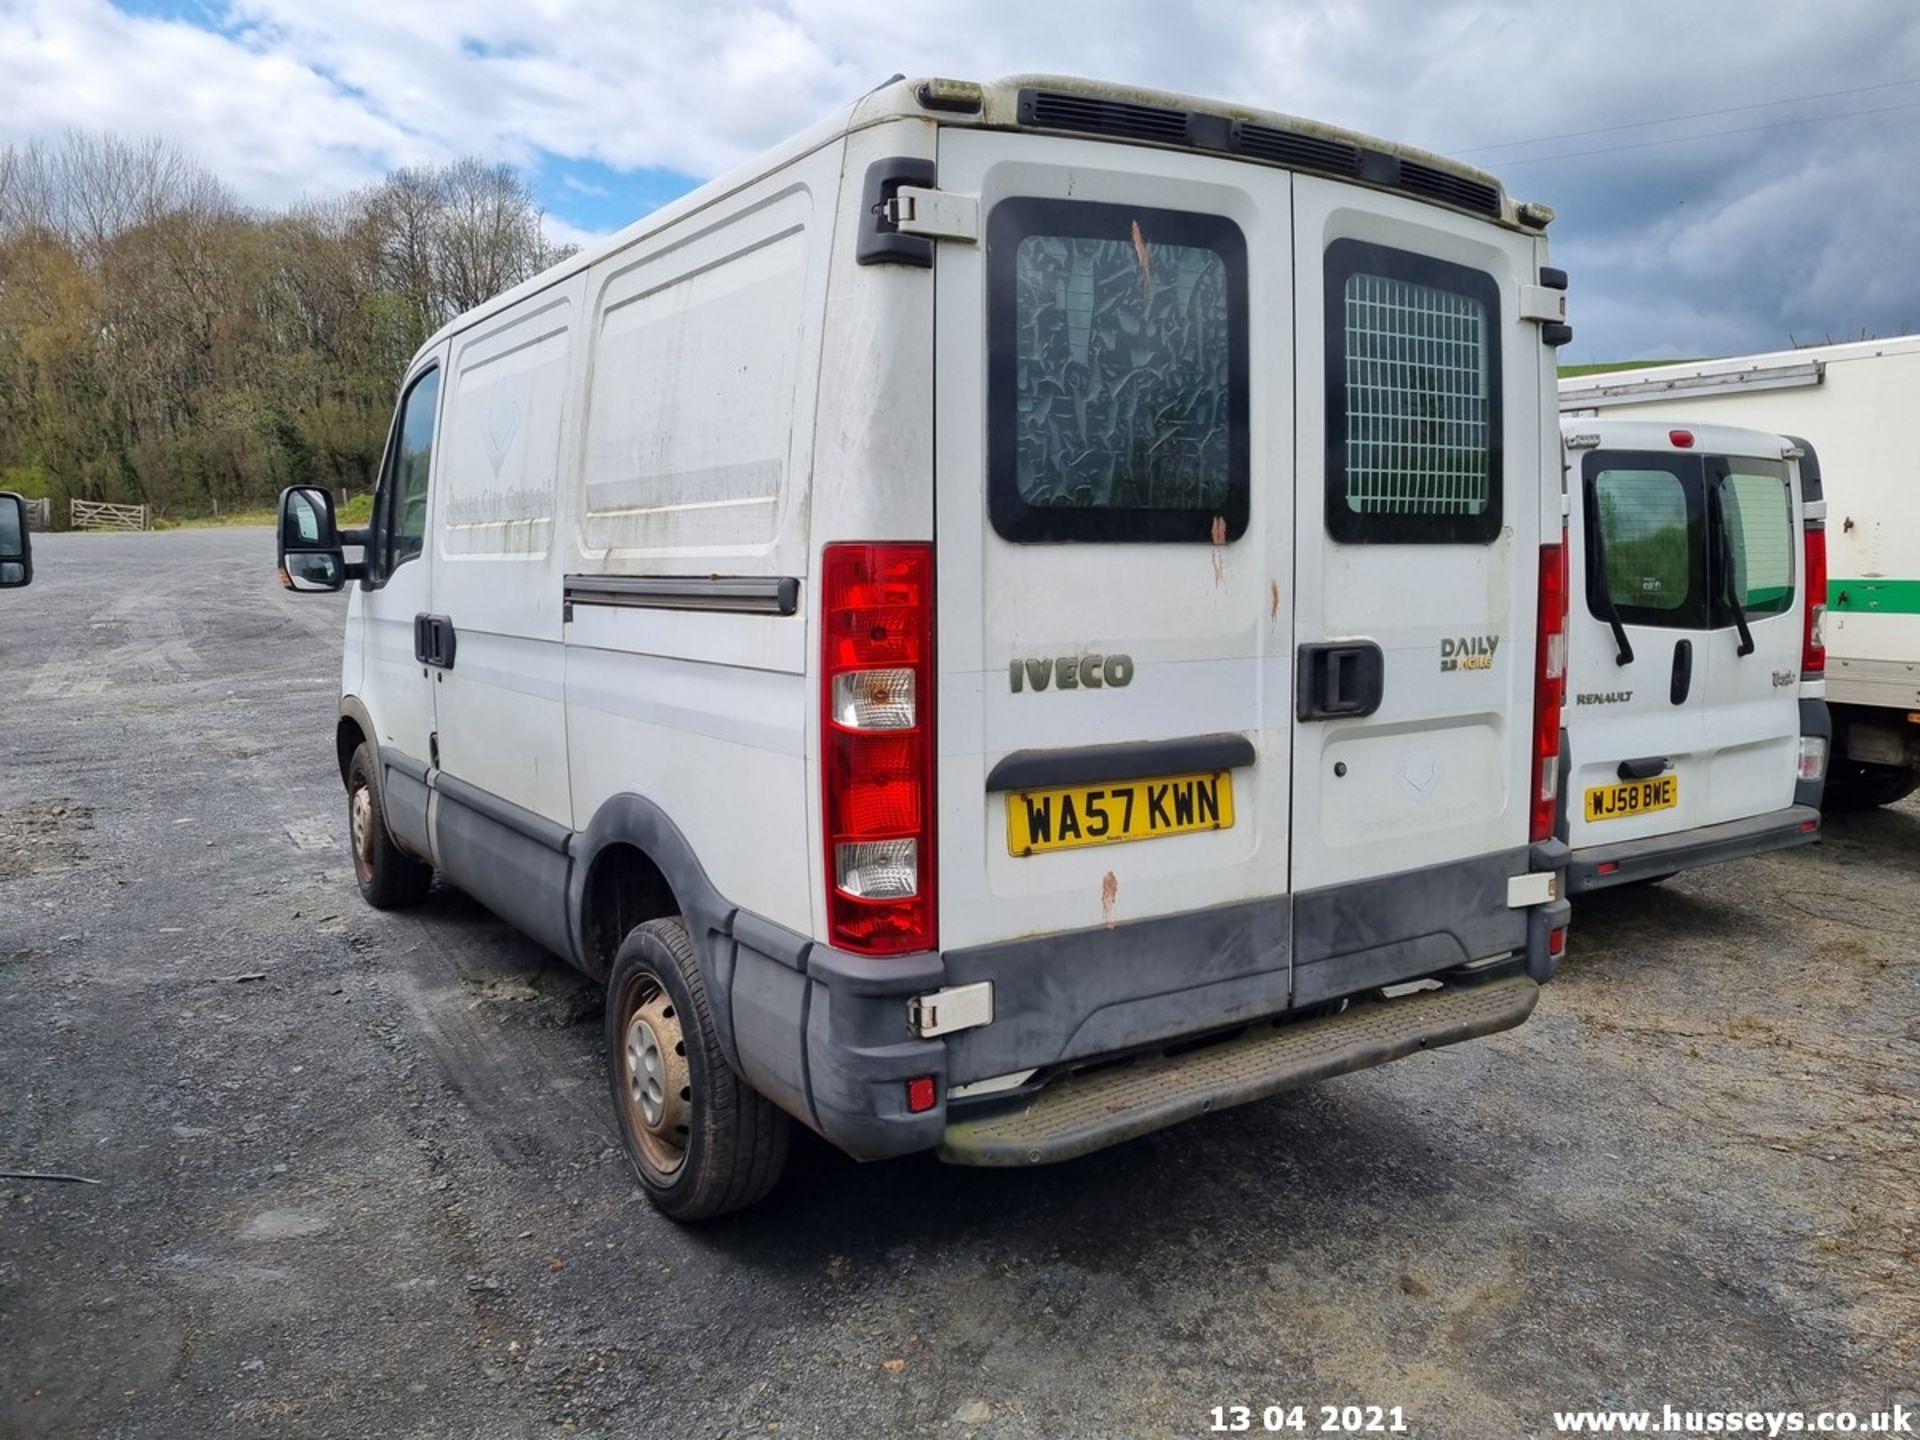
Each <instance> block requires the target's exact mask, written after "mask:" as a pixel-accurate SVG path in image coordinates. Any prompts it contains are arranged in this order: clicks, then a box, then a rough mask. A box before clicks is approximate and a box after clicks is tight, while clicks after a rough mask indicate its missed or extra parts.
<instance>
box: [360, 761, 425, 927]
mask: <svg viewBox="0 0 1920 1440" xmlns="http://www.w3.org/2000/svg"><path fill="white" fill-rule="evenodd" d="M347 837H348V840H349V842H350V843H351V845H352V847H353V878H354V880H355V881H356V882H357V883H358V884H359V886H360V896H361V898H362V899H364V900H365V901H366V902H367V903H368V904H369V905H371V906H373V908H374V909H376V910H399V909H401V908H403V907H405V906H408V905H411V904H413V903H414V902H415V901H417V900H420V899H422V898H423V897H424V896H425V895H426V893H427V891H428V889H429V888H430V887H431V886H432V885H433V867H432V866H431V865H428V864H425V863H424V862H422V861H419V860H416V859H414V858H413V857H412V856H411V855H408V854H407V853H405V852H404V851H403V850H401V849H400V847H399V846H398V845H396V844H394V841H393V836H392V835H391V834H389V833H388V831H387V822H386V819H385V817H384V814H383V812H382V810H381V807H380V789H379V786H378V784H377V783H376V782H375V780H374V759H373V746H371V745H368V744H365V743H364V742H363V743H362V744H361V745H360V746H359V748H358V749H356V750H355V751H354V752H353V759H352V760H351V761H349V762H348V764H347Z"/></svg>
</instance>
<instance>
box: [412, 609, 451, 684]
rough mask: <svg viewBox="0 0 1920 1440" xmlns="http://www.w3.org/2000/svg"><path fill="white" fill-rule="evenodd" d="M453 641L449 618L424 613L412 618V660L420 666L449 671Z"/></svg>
mask: <svg viewBox="0 0 1920 1440" xmlns="http://www.w3.org/2000/svg"><path fill="white" fill-rule="evenodd" d="M454 641H455V635H454V629H453V620H452V618H451V617H449V616H446V615H428V614H426V613H425V612H424V611H423V612H422V613H420V614H418V615H416V616H414V617H413V658H414V659H416V660H418V661H419V662H420V663H421V664H422V665H431V666H433V667H434V668H435V669H436V670H451V669H452V668H453V651H454Z"/></svg>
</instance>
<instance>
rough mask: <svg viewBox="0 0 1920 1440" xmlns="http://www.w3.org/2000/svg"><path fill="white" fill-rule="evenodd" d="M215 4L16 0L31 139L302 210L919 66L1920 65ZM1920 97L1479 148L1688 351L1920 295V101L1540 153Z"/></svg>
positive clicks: (921, 22)
mask: <svg viewBox="0 0 1920 1440" xmlns="http://www.w3.org/2000/svg"><path fill="white" fill-rule="evenodd" d="M216 13H217V14H218V16H219V19H220V21H221V24H222V29H221V30H220V31H214V30H211V29H206V28H201V27H200V26H198V25H195V24H193V23H189V22H188V21H184V20H170V19H157V18H151V17H138V16H133V15H130V14H127V13H125V12H122V11H120V10H118V9H115V8H114V7H113V6H111V5H110V4H108V3H107V0H0V97H4V98H3V99H0V141H6V140H18V139H23V138H27V137H30V136H32V135H36V134H43V133H46V132H48V131H51V130H56V129H59V128H62V127H66V126H80V127H87V128H101V129H110V130H117V131H122V132H128V133H160V134H163V135H166V136H168V137H169V138H172V139H175V140H178V141H180V142H181V143H182V144H184V145H186V146H187V147H188V148H190V149H191V150H192V151H194V152H195V153H196V154H198V155H199V156H200V157H201V158H202V159H203V160H205V161H206V162H207V163H208V164H209V166H210V167H211V168H213V169H214V170H215V171H216V172H217V173H219V174H220V175H221V176H222V177H223V178H224V179H226V180H227V182H228V183H229V184H230V185H231V186H232V187H233V188H234V190H235V191H236V192H237V193H238V194H240V195H241V196H242V197H243V198H244V199H247V200H250V201H253V202H256V203H261V204H280V203H284V202H286V201H289V200H292V199H297V198H299V197H301V196H303V195H317V194H324V193H328V192H332V191H336V190H339V189H343V188H346V187H348V186H351V185H354V184H358V183H364V182H365V181H367V180H369V179H372V178H374V177H376V176H377V175H378V174H379V173H381V172H382V171H384V170H385V169H387V168H389V167H391V166H393V165H397V164H409V163H417V162H420V161H427V160H444V159H449V158H452V157H454V156H456V155H461V154H479V155H482V156H484V157H486V158H489V159H496V160H506V161H509V162H512V163H517V164H538V163H540V162H541V160H542V158H543V156H545V155H557V156H561V157H565V158H571V159H583V160H592V161H598V162H601V163H604V164H606V165H609V166H612V167H615V168H617V169H628V168H638V167H664V168H668V169H672V170H676V171H681V172H685V173H689V174H693V175H696V176H698V175H707V174H713V173H717V172H719V171H721V170H723V169H726V168H728V167H729V166H731V165H733V164H736V163H738V162H739V161H740V160H741V159H743V158H745V157H746V156H748V155H750V154H751V153H753V152H754V151H756V150H758V149H761V148H763V147H765V146H766V145H769V144H771V143H773V142H775V141H777V140H778V139H780V138H781V137H783V136H784V135H787V134H790V133H792V132H793V131H795V130H797V129H800V128H802V127H803V126H805V125H807V124H809V123H811V122H812V121H814V120H816V119H818V118H819V117H820V116H821V115H823V114H826V113H828V112H829V111H831V110H833V109H834V108H836V107H837V106H840V105H842V104H845V103H846V102H847V101H848V100H849V99H851V98H852V97H853V96H855V95H857V94H859V93H861V92H862V91H864V90H866V89H868V88H870V87H871V86H873V85H874V84H877V83H878V82H880V81H881V80H883V79H885V78H886V77H887V76H888V75H889V74H891V73H893V72H895V71H896V70H898V71H905V72H907V73H934V74H947V75H959V76H973V77H984V76H994V75H999V74H1006V73H1011V72H1019V71H1031V70H1062V71H1066V72H1069V73H1077V74H1091V75H1099V76H1104V77H1108V78H1112V79H1116V80H1122V81H1130V82H1135V83H1141V84H1147V85H1156V86H1161V87H1165V88H1169V89H1176V90H1186V91H1191V92H1195V93H1200V94H1211V95H1217V96H1220V97H1222V98H1225V99H1232V100H1239V101H1246V102H1251V103H1257V104H1263V105H1268V106H1271V107H1273V108H1275V109H1280V110H1288V111H1293V112H1295V113H1300V114H1305V115H1311V116H1313V117H1315V118H1319V119H1324V120H1329V121H1332V122H1335V123H1340V124H1347V125H1351V126H1354V127H1356V128H1360V129H1366V130H1371V131H1374V132H1375V133H1380V134H1386V135H1390V136H1393V137H1394V138H1397V139H1403V140H1409V141H1412V142H1415V143H1420V144H1428V145H1438V146H1455V147H1462V146H1473V145H1484V144H1489V143H1491V142H1496V141H1503V140H1512V139H1524V138H1527V137H1532V136H1549V135H1554V134H1557V133H1559V132H1562V131H1579V130H1587V129H1592V128H1594V127H1599V126H1609V125H1626V124H1627V123H1628V122H1632V121H1638V120H1646V119H1658V118H1660V117H1665V116H1672V115H1678V114H1686V113H1690V112H1694V111H1701V110H1709V109H1714V108H1719V107H1726V106H1734V105H1740V104H1743V103H1750V102H1758V101H1769V100H1777V99H1780V98H1782V97H1787V96H1793V95H1804V94H1808V93H1811V92H1815V91H1822V90H1835V89H1842V88H1845V87H1848V86H1851V85H1863V84H1869V83H1873V82H1875V81H1880V80H1887V79H1897V78H1899V77H1901V76H1911V75H1920V12H1917V11H1915V10H1914V9H1913V7H1912V6H1911V5H1910V4H1908V3H1906V0H1856V3H1852V4H1849V5H1848V6H1846V7H1844V9H1835V8H1833V7H1814V6H1769V7H1765V8H1764V9H1757V8H1756V7H1754V6H1752V5H1751V4H1750V3H1748V0H1699V3H1692V4H1686V5H1668V6H1665V7H1663V8H1661V9H1658V10H1649V9H1646V8H1644V7H1628V6H1612V5H1580V6H1574V5H1567V4H1563V3H1559V0H1373V3H1369V4H1359V3H1339V0H1314V3H1306V0H1302V3H1295V4H1290V5H1285V6H1281V5H1274V4H1271V3H1267V0H1211V3H1207V4H1204V5H1203V4H1200V3H1198V0H1174V3H1156V0H1053V3H1050V4H1036V3H1034V0H972V3H969V0H901V3H896V4H893V5H883V6H875V5H873V4H871V3H870V0H705V3H700V0H685V3H669V0H637V3H635V0H463V3H462V4H461V5H459V6H457V7H455V6H449V5H446V4H444V3H437V0H327V3H315V0H227V8H226V9H225V10H224V11H217V12H216ZM1902 100H1916V101H1920V85H1916V86H1915V88H1914V89H1913V90H1911V91H1902V90H1894V91H1884V92H1879V93H1877V94H1876V95H1875V96H1872V97H1867V98H1864V99H1862V100H1859V101H1851V102H1850V101H1848V100H1845V99H1839V100H1833V101H1828V102H1822V103H1818V104H1810V105H1802V106H1797V107H1796V106H1787V107H1776V108H1770V109H1768V110H1766V111H1757V112H1748V113H1745V114H1744V115H1743V114H1734V115H1730V116H1727V117H1725V118H1721V119H1718V120H1709V121H1704V122H1694V123H1693V124H1692V125H1691V126H1686V125H1682V126H1667V127H1659V128H1649V129H1639V130H1620V131H1614V132H1610V133H1605V134H1600V135H1593V136H1587V137H1584V138H1580V139H1576V140H1573V141H1559V142H1548V143H1547V144H1545V145H1537V146H1531V147H1509V148H1505V149H1499V150H1492V151H1488V152H1485V153H1484V154H1476V155H1473V156H1470V157H1469V158H1474V159H1479V160H1482V161H1483V163H1489V162H1490V164H1491V168H1493V169H1495V170H1496V171H1501V170H1503V169H1505V172H1506V174H1507V176H1508V178H1509V180H1510V182H1511V184H1512V187H1513V189H1514V190H1515V191H1516V192H1517V193H1519V194H1521V195H1523V196H1527V197H1529V198H1533V197H1537V198H1540V199H1544V200H1547V201H1549V202H1550V203H1553V204H1554V205H1555V206H1556V208H1558V209H1559V211H1560V213H1561V216H1562V219H1561V221H1560V223H1559V224H1558V225H1557V226H1556V228H1555V231H1554V241H1555V245H1556V250H1557V253H1558V254H1559V255H1560V256H1561V257H1562V258H1563V259H1565V260H1567V262H1568V263H1569V264H1570V266H1572V267H1573V268H1575V294H1574V304H1575V311H1576V313H1575V320H1576V329H1577V330H1578V331H1579V333H1580V336H1581V339H1580V344H1579V352H1578V353H1580V354H1599V355H1607V354H1617V353H1622V352H1632V351H1636V350H1639V349H1643V348H1647V347H1650V346H1653V345H1655V344H1659V343H1665V342H1664V341H1663V340H1662V339H1661V338H1660V337H1661V336H1664V335H1666V334H1667V333H1669V332H1671V331H1674V330H1676V329H1679V330H1681V331H1683V332H1684V333H1681V334H1679V336H1678V338H1676V339H1675V340H1674V341H1673V342H1672V343H1673V344H1674V345H1675V346H1676V347H1677V348H1679V349H1681V350H1684V351H1697V350H1700V349H1703V348H1707V347H1708V346H1713V347H1718V346H1720V345H1722V344H1727V345H1733V346H1740V345H1745V344H1774V343H1779V342H1780V341H1782V340H1784V339H1785V334H1784V333H1783V331H1784V329H1785V328H1786V327H1789V326H1792V325H1800V326H1803V327H1805V328H1808V329H1814V330H1825V329H1833V330H1835V331H1836V332H1848V331H1852V330H1855V329H1857V328H1859V327H1861V326H1862V325H1878V326H1882V327H1884V326H1887V325H1892V324H1898V323H1901V321H1902V319H1903V318H1904V319H1913V318H1915V317H1920V303H1916V301H1917V300H1920V277H1914V276H1912V275H1911V273H1910V267H1909V266H1908V265H1907V263H1906V261H1905V258H1904V257H1905V256H1906V254H1907V253H1908V252H1909V251H1910V250H1911V248H1912V235H1913V228H1912V227H1913V225H1914V224H1915V223H1916V221H1920V214H1917V213H1916V206H1915V202H1914V201H1913V200H1911V199H1910V198H1908V196H1907V194H1906V191H1905V188H1904V186H1903V185H1901V184H1895V183H1891V181H1892V177H1896V176H1904V175H1907V174H1910V173H1911V172H1912V168H1913V167H1912V162H1911V157H1912V154H1913V152H1914V140H1915V137H1916V135H1920V110H1913V111H1906V112H1894V113H1888V114H1886V115H1884V116H1877V117H1870V118H1865V119H1861V120H1855V121H1838V122H1833V123H1831V124H1828V125H1812V126H1808V127H1805V128H1803V129H1783V130H1776V131H1771V132H1768V133H1766V134H1765V135H1760V136H1748V137H1732V138H1729V139H1722V140H1713V141H1702V142H1699V143H1698V144H1692V143H1690V144H1685V145H1674V146H1669V147H1660V148H1651V149H1644V150H1639V151H1633V152H1622V153H1620V154H1617V155H1608V156H1599V157H1584V158H1578V159H1571V160H1565V161H1555V162H1554V163H1550V164H1548V163H1540V164H1526V163H1522V162H1524V161H1526V160H1528V159H1529V158H1531V157H1536V156H1542V155H1557V154H1561V153H1564V152H1566V151H1569V150H1578V149H1598V148H1602V147H1605V146H1608V145H1612V144H1627V143H1631V142H1633V141H1635V140H1641V139H1648V138H1655V137H1663V136H1671V135H1675V134H1680V133H1695V132H1698V131H1699V130H1701V129H1705V128H1737V127H1738V126H1740V125H1741V124H1743V123H1760V122H1763V121H1767V120H1773V119H1779V118H1791V117H1794V116H1799V115H1807V114H1821V113H1833V112H1837V111H1843V110H1846V109H1848V108H1852V107H1855V106H1858V107H1862V108H1864V107H1865V106H1867V105H1873V104H1892V103H1897V102H1899V101H1902ZM562 183H563V185H564V184H565V183H566V182H565V181H564V179H563V181H562ZM593 188H594V187H592V186H591V185H590V184H589V183H588V182H585V181H582V182H579V183H578V184H577V185H575V186H574V189H575V190H577V191H578V192H579V193H581V194H583V195H585V194H590V193H591V191H592V189H593ZM549 231H550V233H553V234H555V235H559V234H561V233H562V232H563V231H565V232H567V233H568V234H569V235H570V236H571V235H573V233H574V227H570V226H568V225H567V224H566V222H565V221H564V220H556V221H553V222H550V225H549ZM579 234H580V235H581V236H584V235H585V232H579ZM1581 265H1587V266H1590V267H1591V269H1590V272H1588V273H1583V272H1582V271H1581V270H1580V268H1579V266H1581ZM1730 267H1731V269H1730ZM1602 287H1604V290H1603V288H1602ZM1690 337H1692V338H1690Z"/></svg>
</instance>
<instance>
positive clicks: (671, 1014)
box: [607, 918, 793, 1221]
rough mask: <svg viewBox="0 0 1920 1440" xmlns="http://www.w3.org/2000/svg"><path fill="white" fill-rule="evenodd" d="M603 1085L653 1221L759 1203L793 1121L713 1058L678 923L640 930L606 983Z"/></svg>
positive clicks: (706, 1010) (713, 1039)
mask: <svg viewBox="0 0 1920 1440" xmlns="http://www.w3.org/2000/svg"><path fill="white" fill-rule="evenodd" d="M607 1051H608V1059H609V1064H608V1078H609V1079H610V1080H611V1081H612V1084H613V1108H614V1113H615V1114H616V1115H618V1116H619V1118H620V1133H621V1137H622V1138H623V1139H624V1140H625V1141H626V1145H627V1158H628V1159H630V1160H631V1161H632V1162H633V1169H634V1173H635V1174H636V1175H638V1176H639V1177H640V1184H641V1187H642V1188H643V1189H644V1190H645V1191H646V1192H647V1198H648V1199H649V1200H651V1201H652V1202H653V1203H654V1205H655V1206H656V1207H658V1208H659V1210H660V1211H661V1213H663V1214H665V1215H666V1216H667V1217H668V1218H670V1219H673V1220H680V1221H693V1220H708V1219H711V1218H713V1217H714V1216H716V1215H725V1214H727V1213H728V1212H729V1211H733V1210H743V1209H745V1208H746V1207H747V1206H749V1205H751V1204H753V1203H754V1202H755V1201H757V1200H760V1199H763V1198H764V1197H765V1196H766V1194H767V1192H768V1191H770V1190H772V1189H773V1187H774V1185H775V1184H776V1183H778V1181H779V1179H780V1173H781V1171H782V1170H784V1169H785V1168H786V1163H787V1148H788V1145H789V1143H790V1141H791V1139H792V1126H793V1122H792V1121H791V1120H790V1119H789V1118H788V1117H787V1115H786V1112H785V1111H783V1110H780V1109H779V1108H777V1107H776V1106H775V1105H774V1104H773V1103H772V1102H771V1101H769V1100H767V1099H766V1097H765V1096H763V1095H761V1094H759V1093H758V1092H757V1091H755V1090H754V1089H752V1087H750V1086H749V1085H747V1084H746V1082H745V1081H743V1080H741V1078H740V1077H739V1076H738V1075H736V1074H735V1073H734V1071H733V1067H732V1066H731V1065H729V1064H728V1063H727V1057H726V1056H725V1055H724V1054H722V1053H721V1050H720V1041H719V1037H718V1035H717V1034H716V1033H715V1031H714V1025H713V1013H712V1009H711V1007H710V1006H709V1004H708V1002H707V987H706V982H705V981H704V980H702V979H701V976H700V964H699V961H698V960H696V959H695V957H694V953H693V939H692V937H691V936H689V935H688V934H687V927H686V925H685V924H684V923H683V922H682V921H680V920H679V919H678V918H671V919H665V920H649V921H647V922H646V923H645V924H644V925H640V926H638V927H636V928H635V929H634V930H633V932H632V933H631V934H629V935H628V936H627V938H626V940H625V941H624V942H623V943H622V944H621V946H620V953H619V954H618V955H616V956H615V957H614V961H613V975H612V978H611V980H610V981H609V982H608V985H607Z"/></svg>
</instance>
